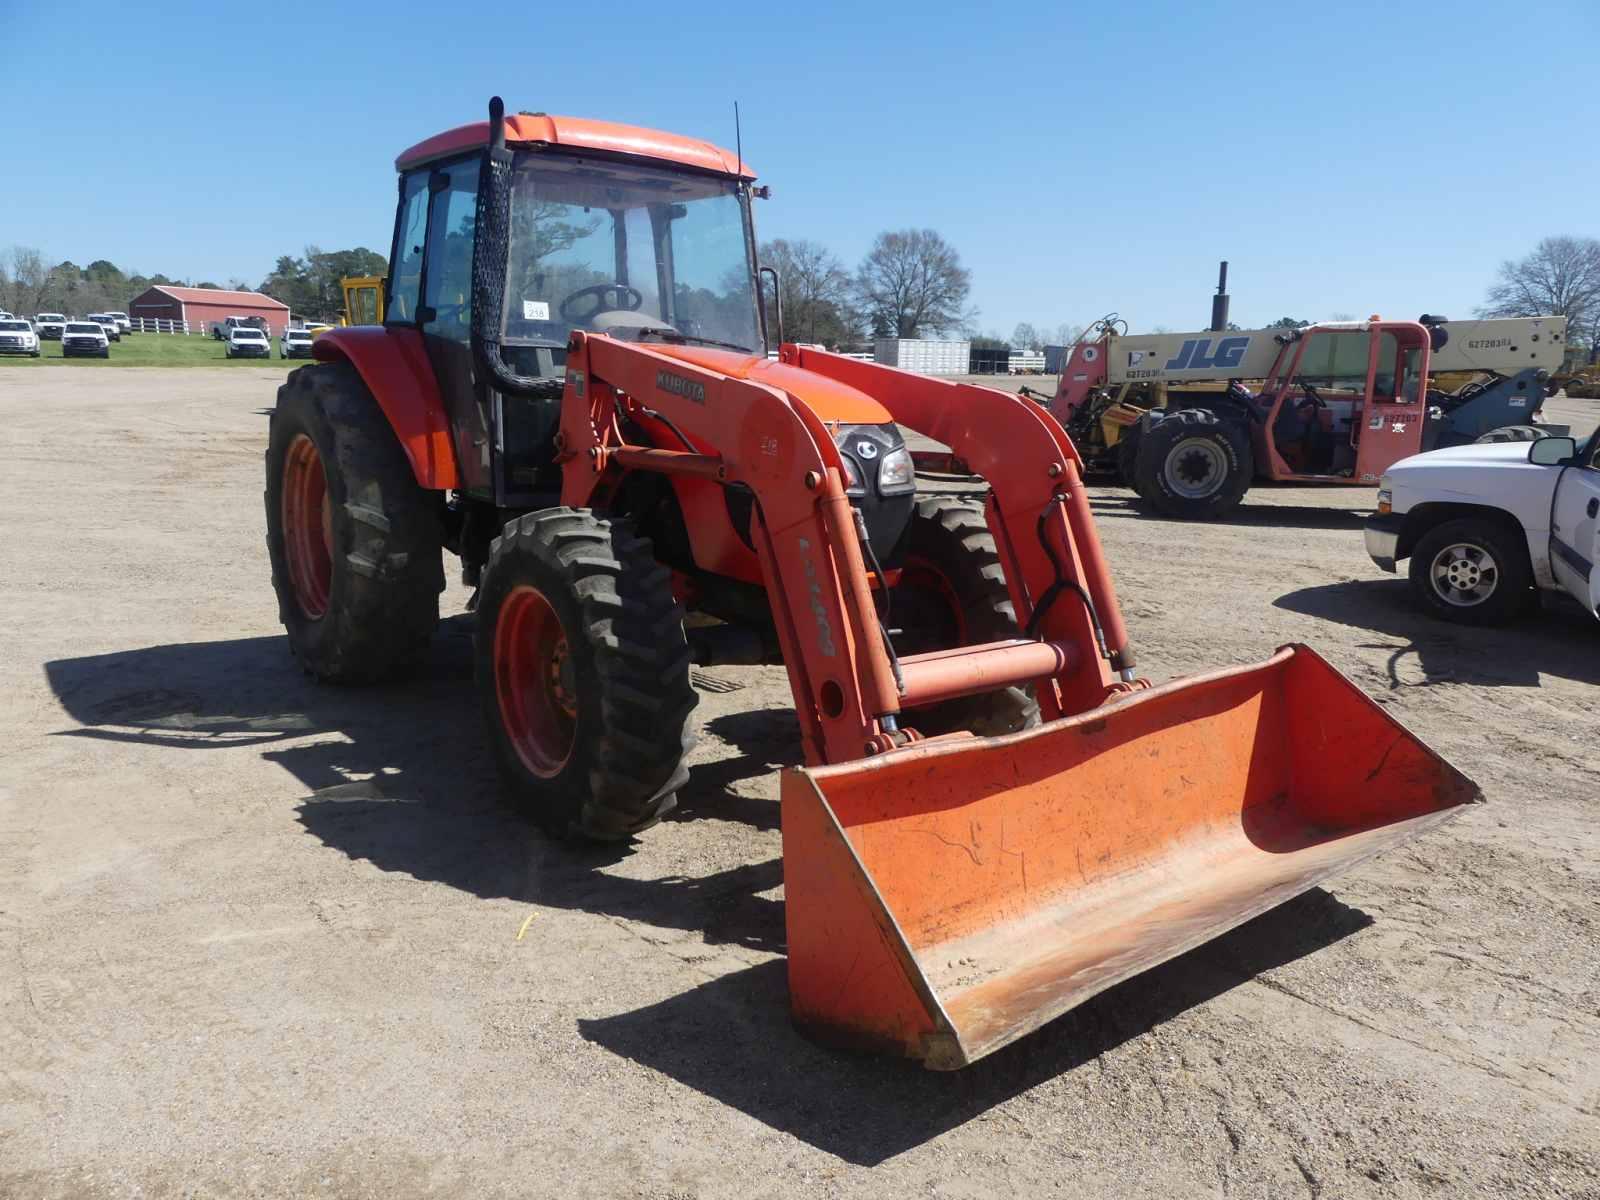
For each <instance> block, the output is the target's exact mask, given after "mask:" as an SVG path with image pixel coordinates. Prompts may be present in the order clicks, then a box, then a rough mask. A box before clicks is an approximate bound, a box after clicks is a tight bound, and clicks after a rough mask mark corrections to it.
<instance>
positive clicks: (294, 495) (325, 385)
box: [266, 363, 444, 683]
mask: <svg viewBox="0 0 1600 1200" xmlns="http://www.w3.org/2000/svg"><path fill="white" fill-rule="evenodd" d="M266 506H267V550H268V553H269V554H270V555H271V558H272V585H273V588H274V589H275V590H276V591H277V594H278V617H279V619H280V620H281V621H282V622H283V626H284V628H285V629H286V630H287V631H288V634H289V649H290V650H291V651H292V652H293V654H294V656H295V657H296V658H297V659H299V661H300V664H301V665H302V666H303V667H304V668H305V670H306V671H307V672H308V673H309V674H311V675H314V676H316V677H317V678H318V679H321V680H324V681H326V682H329V683H371V682H376V681H378V680H382V679H390V678H394V677H396V676H398V675H402V674H404V673H405V672H406V671H408V670H409V669H411V668H412V667H413V666H414V665H415V664H416V662H417V660H418V659H419V658H420V657H421V655H422V653H423V651H424V650H425V649H426V647H427V644H428V639H429V637H430V636H431V635H432V633H433V630H434V627H435V626H436V625H437V624H438V623H439V593H440V592H442V591H443V590H444V561H443V557H444V556H443V551H442V549H441V543H442V534H441V530H440V513H439V508H440V498H439V496H438V495H437V494H435V493H433V492H430V491H427V490H425V489H423V488H422V487H420V486H418V484H417V481H416V477H415V476H414V475H413V474H412V471H411V464H410V462H409V461H408V460H407V459H406V456H405V452H404V451H403V450H402V449H401V448H400V442H399V440H398V439H397V438H396V437H395V434H394V430H393V429H392V428H391V427H390V425H389V422H388V419H387V418H386V417H385V416H384V415H383V411H382V410H381V409H380V408H379V407H378V403H377V401H376V400H374V399H373V397H372V393H371V392H369V391H368V390H367V386H366V384H365V383H363V382H362V380H361V376H360V375H359V374H357V373H356V370H355V368H354V367H352V366H350V365H349V364H348V363H322V364H319V365H317V366H314V367H301V368H300V369H299V370H296V371H294V372H293V373H292V374H290V376H289V379H288V381H287V382H286V383H285V384H284V385H283V386H282V387H280V388H279V389H278V403H277V407H276V408H274V409H273V412H272V423H271V429H270V433H269V436H268V441H267V489H266ZM319 513H320V516H319Z"/></svg>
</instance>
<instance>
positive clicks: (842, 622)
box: [266, 100, 1476, 1067]
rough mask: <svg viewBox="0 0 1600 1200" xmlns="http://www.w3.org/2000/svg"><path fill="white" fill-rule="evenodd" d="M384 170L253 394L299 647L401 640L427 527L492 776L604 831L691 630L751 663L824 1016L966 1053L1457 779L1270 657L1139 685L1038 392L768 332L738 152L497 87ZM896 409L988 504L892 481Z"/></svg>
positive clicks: (307, 655)
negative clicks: (479, 708)
mask: <svg viewBox="0 0 1600 1200" xmlns="http://www.w3.org/2000/svg"><path fill="white" fill-rule="evenodd" d="M398 166H399V171H400V196H399V213H398V218H397V220H396V225H395V238H394V246H393V254H392V257H391V264H392V265H391V268H390V274H389V277H388V280H387V284H386V296H385V301H386V304H385V321H384V324H383V325H381V326H372V327H364V328H363V327H351V328H344V329H338V330H334V331H331V332H329V333H327V334H325V335H324V336H323V337H322V338H320V339H318V341H317V342H316V357H317V358H318V359H319V360H320V361H319V362H318V363H317V364H316V365H314V366H309V367H305V368H302V369H301V370H298V371H296V372H295V373H294V374H293V375H291V376H290V377H289V380H288V382H287V383H286V384H285V385H284V386H283V387H282V388H281V389H280V391H279V393H278V403H277V407H276V409H275V410H274V413H273V417H272V424H271V436H270V441H269V448H268V452H267V494H266V508H267V524H268V541H269V547H270V550H271V557H272V567H273V579H274V584H275V586H276V588H277V592H278V598H279V606H280V610H281V614H282V619H283V623H284V625H285V626H286V628H287V630H288V634H289V643H290V646H291V648H292V650H293V652H294V654H295V655H296V656H297V657H298V658H299V659H300V661H301V662H302V663H303V664H304V666H305V667H306V668H307V669H308V670H309V671H310V672H312V673H313V674H314V675H316V676H318V677H319V678H322V679H326V680H329V681H337V682H360V681H366V680H374V679H380V678H383V677H386V676H390V675H393V674H395V673H397V672H399V671H402V670H404V669H405V668H406V667H408V666H409V665H410V664H412V663H413V662H415V660H416V659H417V657H418V655H419V654H420V653H421V651H422V649H423V647H424V645H425V643H426V642H427V640H428V637H429V634H430V633H431V631H432V630H433V628H434V625H435V623H436V621H437V619H438V610H439V593H440V591H441V590H442V588H443V583H444V574H443V565H442V554H441V551H442V549H448V550H450V551H452V552H454V553H455V554H457V555H458V556H459V557H460V559H461V561H462V563H463V566H464V570H465V574H466V578H467V580H468V582H469V583H475V584H477V585H478V589H479V590H478V592H477V593H476V596H477V603H476V608H477V635H476V648H475V655H476V668H477V681H478V688H479V692H480V695H481V698H482V704H483V708H484V711H485V714H486V716H487V720H488V728H489V737H490V740H491V742H492V744H493V747H494V752H495V754H496V755H497V757H498V759H499V763H500V766H501V768H502V769H503V772H504V775H505V778H506V780H507V785H508V788H509V790H510V792H511V793H512V794H513V795H514V796H515V797H517V798H518V799H520V800H521V801H522V802H524V803H525V804H526V805H527V807H528V808H529V809H531V811H532V813H533V814H534V816H536V817H537V818H538V820H539V821H541V822H542V823H543V824H544V825H545V827H546V828H548V829H549V830H550V831H552V832H553V833H554V834H557V835H561V836H569V837H586V838H603V839H623V838H627V837H630V836H631V835H633V834H636V833H638V832H639V831H641V830H643V829H645V828H647V827H648V826H649V825H651V824H652V823H654V822H655V821H657V820H659V819H660V818H661V816H662V815H663V814H664V813H666V812H667V811H668V810H669V809H670V808H671V807H672V805H673V800H674V795H675V793H676V792H677V790H678V788H679V787H681V786H682V785H683V784H684V782H685V779H686V778H687V771H686V768H685V759H686V755H687V753H688V749H689V745H690V741H691V737H692V732H693V726H692V723H691V711H692V710H693V708H694V705H695V693H694V690H693V688H692V687H691V685H690V679H689V664H690V662H691V659H692V657H693V656H696V655H698V656H700V657H701V658H702V659H703V658H705V657H706V656H710V655H717V656H722V657H724V658H732V659H735V660H737V661H743V662H760V661H770V662H774V663H777V662H781V663H783V664H784V665H785V666H786V667H787V669H788V674H789V679H790V682H791V685H792V688H793V694H794V702H795V707H796V710H797V713H798V716H799V728H800V738H801V741H802V743H803V753H804V758H805V763H806V765H805V766H804V767H800V768H795V769H793V770H790V771H787V772H785V775H784V778H783V780H782V786H781V789H780V791H781V805H782V824H783V845H784V883H785V902H786V909H787V917H786V920H787V927H788V954H789V978H790V989H791V997H792V1005H793V1010H794V1015H795V1019H796V1021H797V1023H799V1024H800V1025H801V1027H802V1028H804V1029H806V1030H808V1031H810V1032H811V1033H813V1034H814V1035H815V1036H818V1037H820V1038H823V1039H825V1040H828V1041H830V1042H833V1043H837V1044H845V1045H851V1046H858V1047H866V1048H872V1049H878V1050H887V1051H891V1052H896V1053H901V1054H906V1055H910V1056H913V1057H917V1058H921V1059H923V1060H924V1061H925V1062H926V1063H927V1064H928V1065H930V1066H934V1067H956V1066H960V1065H962V1064H964V1063H967V1062H970V1061H972V1060H973V1059H975V1058H977V1057H978V1056H980V1055H982V1054H985V1053H988V1052H989V1051H990V1050H992V1049H994V1048H995V1047H997V1046H1000V1045H1002V1044H1004V1043H1005V1042H1007V1041H1010V1040H1011V1039H1013V1038H1015V1037H1018V1036H1020V1035H1022V1034H1023V1033H1026V1032H1027V1031H1028V1030H1030V1029H1033V1028H1035V1027H1037V1026H1038V1025H1040V1024H1041V1023H1043V1022H1044V1021H1046V1020H1048V1019H1049V1018H1050V1017H1053V1016H1055V1015H1056V1014H1058V1013H1060V1012H1063V1011H1065V1010H1066V1009H1068V1008H1070V1007H1072V1006H1073V1005H1075V1004H1077V1003H1079V1002H1081V1001H1082V1000H1084V999H1086V998H1087V997H1089V996H1092V995H1094V994H1095V993H1096V992H1099V991H1101V990H1103V989H1104V988H1107V987H1109V986H1111V985H1112V984H1114V983H1116V982H1117V981H1119V980H1121V979H1125V978H1127V977H1128V976H1130V975H1132V974H1134V973H1136V972H1138V971H1141V970H1143V969H1145V968H1146V967H1148V966H1151V965H1153V964H1155V963H1158V962H1160V961H1162V960H1164V959H1167V958H1170V957H1172V956H1173V955H1175V954H1178V953H1181V952H1182V951H1183V950H1185V949H1188V948H1189V947H1191V946H1194V945H1197V944H1198V943H1200V942H1202V941H1204V940H1206V939H1207V938H1210V937H1212V936H1214V935H1215V934H1217V933H1219V932H1221V931H1223V930H1225V929H1228V928H1231V927H1232V926H1234V925H1237V924H1238V923H1240V922H1241V921H1244V920H1246V919H1247V918H1249V917H1251V916H1253V915H1255V914H1256V913H1259V912H1261V911H1263V910H1265V909H1267V908H1269V907H1271V906H1272V905H1275V904H1277V903H1279V902H1281V901H1282V900H1284V899H1286V898H1288V897H1289V896H1291V895H1294V894H1295V893H1297V892H1300V891H1303V890H1305V889H1306V888H1309V887H1311V886H1312V885H1313V884H1315V883H1316V882H1318V881H1319V880H1321V879H1323V878H1325V877H1326V876H1328V875H1330V874H1332V873H1333V872H1335V871H1337V870H1339V869H1341V868H1343V867H1344V866H1347V865H1348V864H1349V863H1351V862H1353V861H1355V860H1358V859H1360V858H1363V857H1365V856H1367V855H1370V854H1373V853H1376V852H1377V851H1379V850H1381V849H1383V848H1384V847H1386V846H1390V845H1393V844H1394V843H1396V842H1397V841H1400V840H1402V839H1404V838H1406V837H1408V836H1410V835H1412V834H1414V833H1416V832H1418V831H1419V830H1422V829H1424V828H1427V827H1429V826H1431V825H1434V824H1437V823H1438V822H1440V821H1442V820H1445V819H1447V818H1449V817H1450V816H1451V815H1452V814H1453V813H1454V812H1455V811H1456V809H1457V808H1458V806H1459V805H1461V804H1462V803H1463V802H1465V801H1467V800H1469V799H1472V798H1473V797H1474V796H1475V795H1476V792H1475V789H1474V787H1473V786H1472V784H1471V783H1470V782H1469V781H1468V780H1466V779H1465V778H1463V777H1462V776H1461V775H1459V774H1458V773H1457V772H1455V771H1454V770H1453V769H1452V768H1450V767H1449V766H1448V765H1447V764H1445V763H1443V762H1442V761H1440V760H1439V759H1438V758H1437V757H1436V756H1435V755H1433V754H1432V753H1431V752H1430V751H1429V750H1428V749H1427V748H1426V747H1425V746H1423V745H1422V744H1421V743H1419V742H1418V741H1417V740H1416V739H1415V738H1413V737H1411V736H1410V735H1409V734H1408V733H1407V732H1406V731H1405V730H1404V729H1403V728H1401V727H1400V726H1399V725H1398V724H1396V723H1395V721H1394V720H1393V719H1392V718H1391V717H1390V716H1388V714H1387V713H1385V712H1383V711H1382V710H1381V709H1379V708H1378V707H1377V706H1376V705H1374V704H1372V703H1371V702H1370V701H1368V700H1367V699H1366V697H1364V696H1363V695H1361V693H1360V692H1358V691H1357V690H1356V689H1355V688H1354V687H1352V686H1351V685H1350V684H1348V683H1347V682H1345V681H1344V680H1343V679H1342V678H1341V677H1340V676H1339V675H1338V674H1337V673H1336V672H1334V671H1333V670H1332V669H1331V668H1330V667H1329V666H1328V665H1327V664H1326V663H1324V662H1323V661H1322V659H1320V658H1318V657H1317V656H1316V655H1315V654H1313V653H1311V652H1310V651H1308V650H1306V649H1304V648H1301V647H1290V648H1285V649H1283V650H1281V651H1279V652H1278V654H1277V655H1275V656H1274V657H1273V658H1272V659H1271V660H1269V661H1268V662H1266V663H1263V664H1260V665H1256V666H1249V667H1240V668H1232V669H1227V670H1222V671H1218V672H1216V673H1214V674H1211V675H1208V676H1204V677H1201V678H1198V679H1192V680H1187V681H1183V682H1178V683H1172V684H1167V685H1165V686H1163V687H1157V688H1150V687H1149V686H1148V685H1147V684H1146V683H1145V682H1144V681H1142V680H1139V679H1137V678H1136V677H1135V674H1134V658H1133V653H1132V650H1131V648H1130V646H1129V643H1128V635H1127V631H1126V630H1125V628H1124V626H1123V622H1122V617H1121V615H1120V614H1119V612H1118V609H1117V601H1116V597H1115V595H1114V593H1113V590H1112V586H1111V577H1110V574H1109V572H1108V570H1107V568H1106V564H1105V560H1104V558H1103V556H1102V554H1101V550H1100V544H1099V541H1098V539H1097V538H1096V536H1095V529H1094V522H1093V519H1092V517H1091V515H1090V511H1089V505H1088V502H1087V500H1086V498H1085V494H1084V490H1083V487H1082V484H1081V482H1080V480H1079V466H1080V462H1079V459H1078V456H1077V453H1076V451H1075V450H1074V449H1073V446H1072V444H1071V443H1070V442H1069V441H1068V440H1067V437H1066V435H1065V434H1064V433H1063V432H1062V429H1061V426H1060V425H1059V424H1057V422H1056V421H1055V419H1054V418H1053V417H1052V416H1051V415H1050V414H1049V413H1048V412H1046V411H1044V410H1042V409H1040V408H1039V407H1038V406H1036V405H1033V404H1031V403H1029V402H1028V401H1026V400H1022V399H1019V398H1017V397H1016V396H1013V395H1010V394H1008V393H1005V392H999V391H992V390H989V389H985V388H977V387H970V386H964V385H959V384H954V383H949V382H943V381H935V380H930V379H925V378H921V377H918V376H915V375H912V374H909V373H906V372H902V371H897V370H892V369H889V368H887V367H882V366H877V365H874V364H871V363H862V362H857V361H854V360H851V359H848V358H844V357H841V356H837V355H833V354H828V353H825V352H822V351H820V350H813V349H808V348H801V347H796V346H791V345H783V346H782V348H781V349H780V350H779V351H778V354H777V358H776V359H773V358H770V357H769V355H768V352H767V346H768V342H769V338H768V330H767V329H766V326H765V317H764V305H763V304H762V303H761V298H762V292H763V286H762V272H761V270H760V269H758V266H757V263H756V260H755V245H756V241H755V234H754V229H753V225H752V222H751V217H750V205H751V201H752V198H753V197H754V196H756V195H758V194H760V193H758V191H757V189H756V188H755V187H754V186H753V178H754V176H753V175H752V174H751V172H750V171H749V170H747V169H746V167H745V165H744V163H743V162H742V161H741V159H740V158H739V157H738V156H735V155H733V154H730V153H728V152H727V151H725V150H721V149H718V148H716V147H714V146H711V145H708V144H706V143H704V142H698V141H692V140H689V139H686V138H681V137H673V136H670V135H667V134H662V133H656V132H652V131H650V130H645V129H636V128H631V127H627V126H620V125H610V124H603V123H599V122H595V121H585V120H576V119H571V118H565V117H551V116H546V115H544V114H526V113H524V114H518V115H516V116H513V117H510V118H507V117H505V115H504V113H503V110H502V108H501V106H500V103H499V101H498V100H495V101H493V102H491V105H490V119H489V121H488V122H486V123H484V122H480V123H478V124H474V125H467V126H463V127H461V128H458V129H453V130H451V131H449V132H447V133H444V134H441V135H439V136H437V137H434V138H431V139H429V140H428V141H425V142H422V143H420V144H419V145H417V146H414V147H413V148H411V149H410V150H407V151H406V152H405V153H404V154H402V155H401V156H400V159H399V162H398ZM774 321H775V323H776V324H779V325H781V321H782V317H781V314H775V315H774ZM777 341H778V342H780V343H781V337H780V338H778V339H777ZM901 427H905V428H910V429H913V430H918V431H921V432H922V433H925V434H927V435H929V436H930V437H932V438H933V439H935V440H937V441H938V442H940V443H943V444H944V445H945V446H947V447H949V453H948V454H942V455H933V456H931V458H929V459H925V460H924V461H925V462H930V463H931V462H933V461H935V460H936V461H937V465H938V466H939V467H941V468H943V469H946V470H948V469H950V468H952V467H955V468H959V469H961V470H965V471H968V472H971V473H973V474H976V475H979V476H982V478H983V479H984V480H986V481H987V483H988V492H987V499H986V501H985V502H984V503H983V504H982V505H981V506H978V505H973V504H970V503H966V502H962V501H957V500H950V499H941V498H940V497H939V496H937V495H924V494H921V493H920V492H919V484H918V474H917V466H918V457H919V456H918V455H917V454H913V453H910V452H908V450H907V448H906V445H905V442H904V439H903V437H902V433H901ZM686 614H693V617H694V620H693V628H692V629H690V630H689V631H688V632H686V630H685V620H686Z"/></svg>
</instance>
